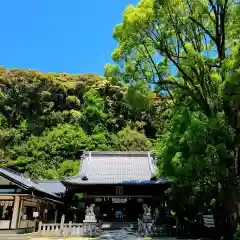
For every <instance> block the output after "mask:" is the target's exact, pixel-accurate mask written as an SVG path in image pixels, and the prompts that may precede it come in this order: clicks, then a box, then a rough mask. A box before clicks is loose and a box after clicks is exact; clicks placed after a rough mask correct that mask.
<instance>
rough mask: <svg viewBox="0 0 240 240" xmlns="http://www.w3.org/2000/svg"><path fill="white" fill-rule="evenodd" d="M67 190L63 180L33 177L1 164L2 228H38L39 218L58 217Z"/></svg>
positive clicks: (53, 220)
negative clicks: (32, 179)
mask: <svg viewBox="0 0 240 240" xmlns="http://www.w3.org/2000/svg"><path fill="white" fill-rule="evenodd" d="M65 190H66V189H65V187H64V185H62V183H61V182H60V181H51V180H50V181H31V180H30V179H27V178H25V177H24V176H23V175H22V174H20V173H18V172H15V171H13V170H11V169H9V168H5V167H1V168H0V230H8V231H9V230H10V231H15V232H26V231H34V230H35V227H36V224H37V221H40V220H41V221H44V222H56V221H58V219H59V218H60V217H61V216H60V215H61V211H63V210H62V209H63V202H62V198H63V195H64V194H65Z"/></svg>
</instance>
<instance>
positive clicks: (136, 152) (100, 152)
mask: <svg viewBox="0 0 240 240" xmlns="http://www.w3.org/2000/svg"><path fill="white" fill-rule="evenodd" d="M90 153H91V154H109V155H111V154H123V155H125V154H136V155H137V154H146V155H147V154H148V153H149V151H85V152H84V154H90Z"/></svg>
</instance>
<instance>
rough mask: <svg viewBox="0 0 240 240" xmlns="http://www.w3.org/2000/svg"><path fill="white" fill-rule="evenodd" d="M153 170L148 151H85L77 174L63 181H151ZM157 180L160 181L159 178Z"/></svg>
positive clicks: (153, 163) (110, 182) (79, 182)
mask: <svg viewBox="0 0 240 240" xmlns="http://www.w3.org/2000/svg"><path fill="white" fill-rule="evenodd" d="M155 170H156V161H155V158H154V155H152V154H151V153H149V152H104V151H103V152H85V153H84V155H83V156H82V160H81V164H80V169H79V174H78V176H76V177H66V178H64V179H63V182H65V183H70V184H127V183H128V184H130V183H132V184H137V183H147V182H148V183H150V182H151V183H153V182H154V181H151V178H152V177H153V176H154V174H155ZM84 178H85V179H84ZM162 181H163V180H162ZM156 182H157V181H156ZM159 182H161V180H160V179H159Z"/></svg>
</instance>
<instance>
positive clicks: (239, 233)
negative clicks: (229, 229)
mask: <svg viewBox="0 0 240 240" xmlns="http://www.w3.org/2000/svg"><path fill="white" fill-rule="evenodd" d="M239 239H240V226H239V225H238V227H237V230H236V232H235V234H234V240H239Z"/></svg>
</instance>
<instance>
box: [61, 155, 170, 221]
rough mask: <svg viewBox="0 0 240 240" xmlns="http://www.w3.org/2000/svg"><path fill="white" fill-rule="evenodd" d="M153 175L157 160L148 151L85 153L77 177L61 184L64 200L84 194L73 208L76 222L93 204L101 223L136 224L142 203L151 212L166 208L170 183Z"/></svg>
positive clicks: (141, 210) (66, 179) (141, 209)
mask: <svg viewBox="0 0 240 240" xmlns="http://www.w3.org/2000/svg"><path fill="white" fill-rule="evenodd" d="M155 174H156V159H155V157H154V155H152V154H151V153H149V152H104V151H103V152H85V153H84V154H83V155H82V158H81V163H80V169H79V174H78V176H75V177H65V178H64V179H63V180H62V183H63V184H64V185H65V186H66V188H67V191H66V199H73V198H74V195H75V194H76V193H83V194H84V200H83V201H80V202H79V201H78V202H77V205H76V207H77V208H78V210H79V211H78V213H77V218H78V221H81V220H82V219H83V217H84V211H85V208H86V206H89V205H90V204H95V214H96V217H97V218H98V219H101V220H103V221H118V220H121V221H124V220H126V221H136V220H137V218H138V217H139V216H140V215H142V213H143V208H142V205H143V204H147V205H148V206H151V207H152V211H154V209H156V207H161V206H163V205H165V198H164V191H165V190H166V189H167V188H168V187H169V183H168V180H167V179H165V178H161V179H158V178H156V177H155ZM71 204H73V202H72V203H71Z"/></svg>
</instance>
